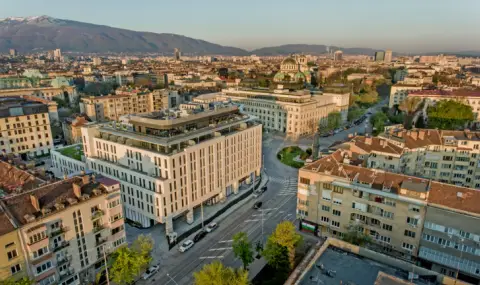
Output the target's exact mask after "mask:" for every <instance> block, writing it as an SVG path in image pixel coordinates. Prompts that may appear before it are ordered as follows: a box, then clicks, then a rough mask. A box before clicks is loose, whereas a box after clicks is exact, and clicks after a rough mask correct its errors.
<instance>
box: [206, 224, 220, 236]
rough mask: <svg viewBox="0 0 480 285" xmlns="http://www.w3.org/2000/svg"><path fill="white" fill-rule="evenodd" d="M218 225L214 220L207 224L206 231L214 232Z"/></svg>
mask: <svg viewBox="0 0 480 285" xmlns="http://www.w3.org/2000/svg"><path fill="white" fill-rule="evenodd" d="M217 227H218V224H217V223H215V222H213V223H210V224H208V225H207V227H206V228H205V231H207V233H210V232H213V231H214V230H215V229H216V228H217Z"/></svg>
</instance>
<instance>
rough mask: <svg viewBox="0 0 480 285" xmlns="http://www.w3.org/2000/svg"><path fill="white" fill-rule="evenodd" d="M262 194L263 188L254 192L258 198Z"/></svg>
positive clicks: (254, 195)
mask: <svg viewBox="0 0 480 285" xmlns="http://www.w3.org/2000/svg"><path fill="white" fill-rule="evenodd" d="M262 194H263V192H262V190H256V191H255V192H253V197H255V198H258V197H260V195H262Z"/></svg>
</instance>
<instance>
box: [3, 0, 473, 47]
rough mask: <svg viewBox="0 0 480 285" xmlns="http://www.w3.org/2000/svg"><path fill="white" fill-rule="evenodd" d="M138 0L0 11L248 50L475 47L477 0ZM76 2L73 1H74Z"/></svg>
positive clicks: (88, 0) (20, 5)
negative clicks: (135, 0) (295, 46)
mask: <svg viewBox="0 0 480 285" xmlns="http://www.w3.org/2000/svg"><path fill="white" fill-rule="evenodd" d="M140 2H141V4H139V5H137V4H136V3H135V5H132V2H130V1H126V0H118V1H116V2H115V4H114V5H112V3H108V2H107V1H105V2H104V1H92V0H84V1H82V2H81V5H74V4H73V2H72V3H70V4H69V3H68V1H59V0H49V1H29V0H16V1H10V2H9V3H4V4H3V6H2V9H1V11H0V18H7V17H27V16H36V15H48V16H51V17H55V18H60V19H68V20H75V21H80V22H87V23H93V24H100V25H107V26H112V27H118V28H124V29H130V30H136V31H148V32H155V33H174V34H179V35H184V36H188V37H192V38H196V39H202V40H206V41H209V42H213V43H218V44H221V45H225V46H234V47H239V48H244V49H247V50H252V49H255V48H261V47H268V46H277V45H284V44H325V45H335V46H341V47H367V48H375V49H391V50H393V51H394V52H403V53H421V52H444V51H451V52H458V51H480V37H479V35H480V33H479V32H478V31H477V30H476V29H475V27H479V26H480V18H479V17H478V15H477V12H476V11H478V10H479V9H480V1H475V0H464V1H462V2H461V5H459V3H458V1H452V0H445V1H441V2H439V1H435V0H425V1H414V0H404V1H402V2H392V1H381V0H369V1H368V3H369V4H368V5H366V4H365V2H363V1H355V0H345V1H342V2H341V3H339V2H335V1H328V2H327V1H307V0H300V1H297V2H295V3H294V4H292V2H291V1H285V0H276V1H275V2H274V3H271V2H268V3H267V1H252V0H244V1H242V3H237V4H235V5H234V4H229V3H228V2H225V1H219V0H207V1H198V2H197V1H191V2H190V3H188V4H186V3H185V2H184V1H182V2H176V1H169V2H160V1H153V0H145V1H140ZM77 3H78V2H77Z"/></svg>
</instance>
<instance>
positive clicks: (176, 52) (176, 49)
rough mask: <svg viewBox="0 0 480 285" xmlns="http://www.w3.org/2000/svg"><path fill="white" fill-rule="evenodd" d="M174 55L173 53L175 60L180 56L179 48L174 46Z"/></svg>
mask: <svg viewBox="0 0 480 285" xmlns="http://www.w3.org/2000/svg"><path fill="white" fill-rule="evenodd" d="M174 55H175V60H180V57H181V56H182V54H181V52H180V49H178V48H175V49H174Z"/></svg>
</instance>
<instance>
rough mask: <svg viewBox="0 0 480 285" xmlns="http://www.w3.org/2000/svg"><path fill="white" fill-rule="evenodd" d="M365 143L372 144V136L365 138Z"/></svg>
mask: <svg viewBox="0 0 480 285" xmlns="http://www.w3.org/2000/svg"><path fill="white" fill-rule="evenodd" d="M365 144H368V145H371V144H372V138H370V137H368V138H365Z"/></svg>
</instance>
